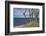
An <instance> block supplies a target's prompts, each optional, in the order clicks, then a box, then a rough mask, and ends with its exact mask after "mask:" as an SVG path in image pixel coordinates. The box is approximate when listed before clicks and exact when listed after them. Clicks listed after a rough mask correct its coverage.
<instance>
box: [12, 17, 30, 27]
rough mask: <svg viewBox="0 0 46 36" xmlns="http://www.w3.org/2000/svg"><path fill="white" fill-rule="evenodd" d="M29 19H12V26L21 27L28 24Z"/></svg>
mask: <svg viewBox="0 0 46 36" xmlns="http://www.w3.org/2000/svg"><path fill="white" fill-rule="evenodd" d="M30 20H31V18H13V22H14V26H18V25H23V24H26V23H28V22H30Z"/></svg>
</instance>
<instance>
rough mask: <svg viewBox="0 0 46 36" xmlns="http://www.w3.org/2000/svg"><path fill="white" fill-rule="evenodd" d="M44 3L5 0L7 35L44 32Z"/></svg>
mask: <svg viewBox="0 0 46 36" xmlns="http://www.w3.org/2000/svg"><path fill="white" fill-rule="evenodd" d="M44 10H45V9H44V3H36V2H18V1H5V35H15V34H30V33H31V34H33V33H44V19H45V18H44V16H45V15H44Z"/></svg>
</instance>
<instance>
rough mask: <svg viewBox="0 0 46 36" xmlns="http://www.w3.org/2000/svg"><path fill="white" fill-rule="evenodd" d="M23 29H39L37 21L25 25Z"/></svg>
mask: <svg viewBox="0 0 46 36" xmlns="http://www.w3.org/2000/svg"><path fill="white" fill-rule="evenodd" d="M24 27H39V23H38V22H37V20H32V22H29V23H27V24H25V25H24Z"/></svg>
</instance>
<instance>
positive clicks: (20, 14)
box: [13, 8, 31, 18]
mask: <svg viewBox="0 0 46 36" xmlns="http://www.w3.org/2000/svg"><path fill="white" fill-rule="evenodd" d="M28 9H30V11H31V8H13V17H16V18H25V16H24V15H23V13H24V12H25V10H26V13H25V14H26V17H29V11H28Z"/></svg>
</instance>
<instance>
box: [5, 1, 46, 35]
mask: <svg viewBox="0 0 46 36" xmlns="http://www.w3.org/2000/svg"><path fill="white" fill-rule="evenodd" d="M10 4H24V5H25V4H26V5H42V8H43V9H42V11H43V12H42V13H43V15H42V19H43V21H42V22H43V27H42V28H43V29H42V31H24V32H10V28H9V27H10V11H9V5H10ZM44 32H45V3H39V2H38V3H37V2H20V1H19V2H18V1H5V35H17V34H35V33H44Z"/></svg>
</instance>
